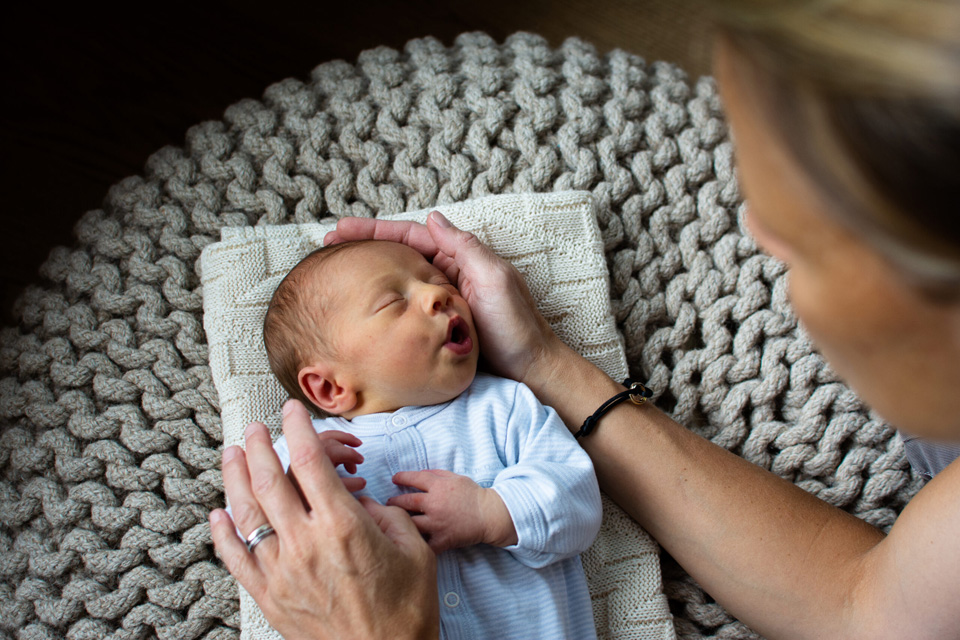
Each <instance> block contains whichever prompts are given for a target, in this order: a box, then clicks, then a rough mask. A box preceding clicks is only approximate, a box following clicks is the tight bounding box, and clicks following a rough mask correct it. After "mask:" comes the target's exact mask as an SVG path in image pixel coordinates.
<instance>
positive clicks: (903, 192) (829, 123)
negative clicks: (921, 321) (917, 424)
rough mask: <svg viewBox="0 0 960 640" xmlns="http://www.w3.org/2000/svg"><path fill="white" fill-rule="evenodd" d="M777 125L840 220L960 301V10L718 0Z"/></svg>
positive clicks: (896, 0)
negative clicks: (750, 65)
mask: <svg viewBox="0 0 960 640" xmlns="http://www.w3.org/2000/svg"><path fill="white" fill-rule="evenodd" d="M709 6H710V8H711V11H712V12H713V13H714V14H715V18H716V22H717V24H718V26H719V28H720V31H721V34H722V35H723V37H725V38H726V40H727V42H728V43H730V44H731V45H732V46H733V47H734V48H735V49H736V50H737V52H738V53H739V54H740V55H741V57H743V58H745V59H746V60H747V61H748V62H749V63H750V64H752V65H753V66H754V67H755V69H756V71H757V72H758V73H757V74H756V75H757V76H758V77H760V78H761V79H762V80H761V84H762V85H763V86H760V87H758V89H759V92H760V95H761V96H762V98H761V99H762V100H764V101H766V102H767V104H766V105H764V106H765V107H766V110H767V112H768V113H770V114H771V122H772V123H773V125H774V127H775V128H776V130H777V131H778V134H779V135H780V137H781V138H782V140H783V141H784V142H785V143H786V145H787V147H788V149H789V150H790V151H791V152H792V154H793V155H794V156H795V158H796V159H797V160H798V161H799V163H800V165H801V166H802V167H803V168H804V170H805V171H807V172H808V174H809V175H810V176H811V177H812V178H813V179H814V181H815V182H816V183H817V184H818V185H819V186H820V187H821V189H822V191H823V195H824V196H826V198H827V201H828V202H830V203H831V204H832V205H834V206H833V207H832V210H833V211H835V212H836V215H837V216H838V218H839V219H840V220H841V221H842V222H843V223H844V224H846V225H847V226H848V227H849V228H851V229H852V230H854V231H855V232H856V233H858V235H860V236H861V237H863V238H864V239H865V240H866V241H868V242H870V243H871V244H872V245H873V246H874V247H875V248H876V249H877V250H878V251H880V252H881V253H882V254H884V255H885V256H887V258H888V259H889V260H891V261H892V262H893V263H894V264H896V265H897V266H899V267H900V268H901V270H902V271H903V272H904V273H905V274H906V275H907V276H908V278H909V279H910V280H911V281H913V282H915V283H916V284H917V285H918V286H919V287H920V288H921V289H922V290H923V291H925V292H927V293H929V294H931V295H932V296H933V297H935V298H946V299H948V300H955V299H957V298H958V297H960V0H940V1H937V0H714V1H713V2H711V3H710V5H709Z"/></svg>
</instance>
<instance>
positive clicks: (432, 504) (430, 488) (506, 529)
mask: <svg viewBox="0 0 960 640" xmlns="http://www.w3.org/2000/svg"><path fill="white" fill-rule="evenodd" d="M393 482H394V484H399V485H403V486H407V487H413V488H415V489H420V491H422V492H423V493H405V494H403V495H399V496H395V497H393V498H390V499H389V500H387V504H388V505H390V506H396V507H401V508H403V509H406V510H407V511H409V512H411V513H412V514H413V523H414V524H415V525H417V529H419V530H420V533H422V534H424V535H425V536H426V538H427V543H428V544H429V545H430V548H431V549H433V551H434V553H440V552H442V551H446V550H448V549H457V548H460V547H469V546H470V545H474V544H480V543H486V544H490V545H493V546H496V547H506V546H509V545H512V544H516V543H517V531H516V528H515V527H514V526H513V519H512V518H511V517H510V512H509V511H507V506H506V505H505V504H504V503H503V500H502V499H501V498H500V495H499V494H498V493H497V492H496V491H494V490H493V489H483V488H481V487H480V486H479V485H478V484H477V483H476V482H474V481H473V480H471V479H470V478H468V477H466V476H461V475H457V474H456V473H452V472H450V471H442V470H438V469H431V470H428V471H401V472H400V473H397V474H395V475H394V476H393Z"/></svg>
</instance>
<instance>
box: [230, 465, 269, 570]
mask: <svg viewBox="0 0 960 640" xmlns="http://www.w3.org/2000/svg"><path fill="white" fill-rule="evenodd" d="M221 469H222V473H223V487H224V490H225V491H226V494H227V501H228V502H229V503H230V510H231V511H232V512H233V522H234V524H235V525H236V527H235V529H239V530H240V535H242V536H243V537H244V538H246V537H248V536H249V535H250V534H251V533H252V532H253V531H254V530H255V529H256V528H257V527H259V526H260V525H263V524H267V522H268V521H267V514H266V513H264V511H263V509H261V508H260V502H259V501H258V500H257V497H256V496H255V495H254V494H253V489H252V487H251V486H250V474H249V471H248V469H247V461H246V456H245V454H244V452H243V449H241V448H240V447H237V446H232V447H227V448H226V449H224V451H223V463H222V465H221ZM235 529H234V530H233V534H234V536H233V537H235V538H236V530H235ZM244 551H246V547H244Z"/></svg>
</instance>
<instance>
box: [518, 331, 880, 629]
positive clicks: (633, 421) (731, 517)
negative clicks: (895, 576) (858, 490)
mask: <svg viewBox="0 0 960 640" xmlns="http://www.w3.org/2000/svg"><path fill="white" fill-rule="evenodd" d="M547 360H549V361H550V363H549V365H545V366H540V367H538V368H537V369H536V370H531V371H530V372H529V373H528V375H527V377H526V379H525V380H524V382H526V383H527V384H528V386H530V387H531V388H532V389H533V391H534V392H535V393H536V394H537V395H538V396H539V398H540V399H541V401H542V402H544V404H547V405H550V406H552V407H553V408H554V409H556V411H557V412H558V413H559V414H560V416H561V418H563V420H564V422H565V423H566V424H567V426H568V427H569V428H570V429H571V430H575V429H577V428H579V425H580V424H581V423H582V422H583V421H584V420H585V419H586V418H587V417H588V416H589V415H590V414H591V413H593V411H595V410H596V408H597V407H598V406H600V404H602V403H603V402H604V401H605V400H607V399H608V398H610V397H611V396H612V395H614V394H615V393H617V392H618V391H621V390H623V387H622V386H621V385H619V384H617V383H616V382H614V381H613V380H611V379H610V378H609V377H607V376H606V375H605V374H604V373H603V372H602V371H600V370H599V369H597V368H596V367H595V366H594V365H592V364H590V363H589V362H587V361H586V360H584V359H583V358H581V357H580V356H579V355H577V354H576V353H575V352H573V351H572V350H570V349H569V348H567V347H560V346H558V347H557V348H555V349H553V351H552V353H551V355H550V356H549V358H544V362H546V361H547ZM581 444H582V445H583V447H584V449H585V450H586V451H587V452H588V453H589V454H590V457H591V458H592V459H593V462H594V466H595V468H596V471H597V477H598V479H599V481H600V487H601V488H602V489H603V490H604V491H605V492H606V493H607V494H608V495H610V497H611V498H613V499H614V500H615V501H616V502H617V503H618V504H619V505H620V506H621V507H622V508H623V509H624V510H625V511H627V513H629V514H630V515H631V516H632V517H633V518H634V519H636V520H637V521H638V522H639V523H640V524H641V525H642V526H643V527H644V528H645V529H646V530H647V531H648V532H650V534H651V535H653V536H654V537H655V538H656V539H657V540H658V541H660V543H661V544H662V545H663V546H664V548H666V550H667V551H668V552H670V554H671V555H673V557H674V558H676V559H677V560H678V561H679V562H680V564H681V565H682V566H683V567H684V568H685V569H686V570H687V571H688V572H690V574H691V575H692V576H693V577H694V578H695V579H696V580H697V581H698V582H699V583H700V584H701V585H702V586H703V587H704V589H706V590H707V591H708V592H709V593H710V594H711V595H712V596H713V597H714V598H716V599H717V600H718V601H719V602H720V603H721V604H723V605H724V606H725V607H726V608H727V609H728V610H729V611H730V612H731V613H733V614H734V615H736V616H737V617H738V618H740V619H741V620H743V621H744V622H746V623H747V624H749V625H750V626H752V627H753V628H754V629H756V630H757V631H759V632H761V633H764V634H768V635H770V636H772V637H793V636H796V637H803V636H804V635H805V634H804V633H803V630H804V629H808V630H810V632H811V633H810V634H809V635H816V636H819V637H845V625H846V624H847V623H848V622H849V621H848V619H847V618H846V615H845V612H846V604H847V603H848V601H849V600H848V596H849V594H851V593H852V592H853V591H854V589H855V585H856V583H857V580H858V578H859V575H860V571H861V569H862V567H863V558H864V554H865V553H866V552H867V551H868V550H870V549H871V548H873V547H874V546H875V545H876V544H877V543H878V542H879V541H880V540H881V539H882V538H883V535H882V534H881V533H880V532H878V531H877V530H876V529H874V528H873V527H871V526H870V525H868V524H866V523H864V522H863V521H861V520H859V519H857V518H855V517H853V516H851V515H849V514H846V513H844V512H843V511H840V510H839V509H836V508H834V507H832V506H830V505H828V504H826V503H825V502H823V501H821V500H819V499H817V498H815V497H813V496H811V495H809V494H807V493H806V492H804V491H802V490H801V489H799V488H797V487H796V486H794V485H793V484H791V483H789V482H787V481H785V480H783V479H781V478H779V477H777V476H775V475H774V474H772V473H770V472H768V471H765V470H763V469H761V468H759V467H757V466H755V465H753V464H751V463H749V462H747V461H745V460H743V459H741V458H739V457H738V456H736V455H734V454H732V453H730V452H728V451H726V450H725V449H723V448H721V447H719V446H717V445H714V444H713V443H711V442H709V441H708V440H705V439H703V438H701V437H699V436H697V435H695V434H693V433H692V432H690V431H689V430H687V429H686V428H684V427H682V426H681V425H679V424H677V423H676V422H674V421H673V420H672V419H670V418H669V417H667V416H666V415H665V414H664V413H662V412H661V411H659V410H658V409H656V408H655V407H652V406H640V407H637V406H635V405H633V404H631V403H629V402H625V403H622V404H621V405H619V406H618V407H616V408H615V409H613V410H612V411H611V412H609V413H608V414H606V415H605V416H604V417H603V418H602V419H601V420H600V422H599V424H598V425H597V428H596V429H595V430H594V432H593V433H591V435H590V436H588V437H586V438H584V439H582V440H581Z"/></svg>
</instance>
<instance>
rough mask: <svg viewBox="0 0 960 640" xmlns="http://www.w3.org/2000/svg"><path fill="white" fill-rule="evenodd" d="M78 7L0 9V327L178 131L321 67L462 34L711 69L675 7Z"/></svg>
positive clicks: (680, 6) (558, 0)
mask: <svg viewBox="0 0 960 640" xmlns="http://www.w3.org/2000/svg"><path fill="white" fill-rule="evenodd" d="M92 4H93V3H84V4H82V5H81V4H79V3H78V4H76V5H74V6H72V7H69V8H66V9H59V8H58V9H56V10H54V9H52V8H51V7H52V5H50V4H48V3H40V2H27V3H24V4H22V5H21V6H19V7H15V8H9V9H7V15H6V16H5V18H4V19H3V21H2V22H3V26H2V27H0V29H2V32H0V33H2V45H0V46H2V47H3V61H4V65H3V66H4V69H5V70H6V74H5V77H4V79H3V80H4V82H3V84H4V90H3V100H2V105H3V107H2V126H0V131H2V134H0V135H2V137H0V145H2V146H0V148H2V149H3V166H2V176H3V182H2V194H3V197H2V200H0V202H2V203H3V204H2V209H0V215H2V222H3V224H2V226H0V275H2V291H0V305H2V307H0V324H2V325H10V324H13V323H14V316H13V312H12V305H13V302H14V300H15V299H16V297H17V295H18V294H19V292H20V291H21V290H22V289H23V287H24V286H26V285H27V284H29V283H31V282H35V281H38V276H37V275H36V274H37V269H38V267H39V266H40V264H41V263H42V262H43V261H44V260H45V259H46V256H47V254H48V253H49V252H50V249H52V248H53V247H55V246H58V245H67V246H71V245H72V244H73V242H74V239H73V225H74V223H75V222H76V221H77V220H78V219H79V218H80V216H81V215H83V213H84V212H86V211H88V210H90V209H96V208H99V207H100V206H101V203H102V201H103V197H104V196H105V195H106V192H107V189H108V187H109V186H110V185H111V184H113V183H115V182H117V181H118V180H120V179H121V178H123V177H125V176H128V175H132V174H137V173H140V172H141V171H142V167H143V164H144V162H145V161H146V159H147V157H148V156H149V155H150V154H151V153H153V152H154V151H156V150H157V149H159V148H160V147H163V146H164V145H169V144H173V145H180V144H182V143H183V139H184V134H185V133H186V130H187V129H188V128H189V127H190V126H192V125H194V124H196V123H198V122H201V121H203V120H210V119H216V120H219V119H220V118H221V117H222V114H223V111H224V110H225V109H226V107H228V106H229V105H230V104H232V103H234V102H236V101H237V100H239V99H241V98H247V97H254V98H256V97H260V95H261V94H262V92H263V90H264V89H265V88H266V87H267V86H268V85H270V84H272V83H273V82H276V81H278V80H281V79H283V78H286V77H291V76H292V77H298V78H302V79H307V78H308V77H309V73H310V70H311V69H313V67H315V66H316V65H317V64H319V63H321V62H324V61H327V60H333V59H338V58H340V59H345V60H348V61H350V62H353V61H355V60H356V57H357V54H358V53H359V52H360V51H363V50H364V49H369V48H372V47H375V46H378V45H387V46H390V47H393V48H397V49H402V48H403V45H404V43H405V42H407V41H408V40H410V39H411V38H416V37H422V36H426V35H432V36H435V37H437V38H439V39H440V40H441V41H442V42H443V43H444V44H446V45H448V46H449V45H451V44H452V42H453V39H454V38H455V37H456V35H457V34H459V33H462V32H464V31H474V30H479V31H485V32H487V33H488V34H490V35H491V36H492V37H494V38H495V39H496V40H497V41H503V40H504V39H505V38H506V37H507V36H508V35H510V34H511V33H514V32H516V31H520V30H524V31H533V32H536V33H539V34H540V35H543V36H544V37H546V38H547V39H548V40H549V41H550V44H551V45H552V46H558V45H560V44H561V43H562V42H563V40H564V39H565V38H566V37H569V36H572V35H577V36H580V37H582V38H584V39H586V40H589V41H591V42H592V43H593V44H595V45H596V46H597V48H598V50H599V51H600V52H601V53H604V52H606V51H609V50H610V49H613V48H623V49H627V50H630V51H633V52H634V53H638V54H640V55H643V56H644V57H645V58H646V59H647V60H648V61H652V60H658V59H660V60H669V61H671V62H676V63H678V64H680V65H681V66H682V67H683V68H684V69H686V70H688V72H690V73H691V76H698V75H701V74H704V73H709V50H710V47H709V38H708V27H707V25H706V24H705V23H704V22H703V20H702V18H701V17H700V16H699V14H698V12H697V11H696V9H694V8H692V7H691V6H690V5H687V4H685V3H684V2H683V1H682V0H680V1H677V0H634V1H631V0H608V1H606V2H602V1H601V2H598V3H590V2H586V1H584V0H554V1H550V0H514V1H512V2H511V1H509V0H487V1H485V2H476V1H473V2H466V1H460V0H458V1H453V2H441V1H438V0H410V1H406V2H404V1H396V2H388V1H385V0H360V1H350V0H341V1H340V2H337V3H333V2H325V1H315V2H302V3H298V2H286V1H283V0H279V1H274V2H248V1H242V2H222V1H216V2H199V1H198V2H196V3H194V4H176V3H174V4H169V3H165V4H163V5H160V4H156V5H154V4H150V3H127V4H125V5H119V4H115V3H105V4H103V3H101V4H99V5H96V6H90V5H92Z"/></svg>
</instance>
